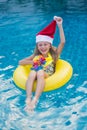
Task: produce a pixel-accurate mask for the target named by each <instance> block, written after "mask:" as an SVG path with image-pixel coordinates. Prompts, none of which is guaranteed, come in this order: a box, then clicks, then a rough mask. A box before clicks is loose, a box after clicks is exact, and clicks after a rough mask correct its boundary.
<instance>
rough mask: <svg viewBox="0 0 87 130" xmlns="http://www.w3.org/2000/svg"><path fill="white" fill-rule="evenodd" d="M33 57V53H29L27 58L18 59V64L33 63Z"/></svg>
mask: <svg viewBox="0 0 87 130" xmlns="http://www.w3.org/2000/svg"><path fill="white" fill-rule="evenodd" d="M33 58H34V55H31V56H29V57H27V58H24V59H22V60H20V61H19V65H28V64H33Z"/></svg>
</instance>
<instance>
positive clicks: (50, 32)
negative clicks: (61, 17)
mask: <svg viewBox="0 0 87 130" xmlns="http://www.w3.org/2000/svg"><path fill="white" fill-rule="evenodd" d="M55 30H56V21H55V18H54V20H53V21H52V22H51V23H50V24H49V25H48V26H46V27H45V28H44V29H43V30H41V31H40V32H39V33H37V35H36V43H38V42H41V41H47V42H49V43H51V44H52V42H53V38H54V34H55Z"/></svg>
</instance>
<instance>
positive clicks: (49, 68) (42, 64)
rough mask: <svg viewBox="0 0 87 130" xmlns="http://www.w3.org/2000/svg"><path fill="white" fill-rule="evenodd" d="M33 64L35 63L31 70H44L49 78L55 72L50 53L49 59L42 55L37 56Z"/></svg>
mask: <svg viewBox="0 0 87 130" xmlns="http://www.w3.org/2000/svg"><path fill="white" fill-rule="evenodd" d="M33 62H34V63H33V66H32V68H31V70H35V71H38V70H41V69H43V70H44V71H45V72H46V73H47V74H48V75H49V76H50V75H52V74H53V73H54V71H55V66H54V62H53V58H52V56H51V55H50V53H48V57H46V58H45V57H44V56H42V55H37V56H35V57H34V59H33Z"/></svg>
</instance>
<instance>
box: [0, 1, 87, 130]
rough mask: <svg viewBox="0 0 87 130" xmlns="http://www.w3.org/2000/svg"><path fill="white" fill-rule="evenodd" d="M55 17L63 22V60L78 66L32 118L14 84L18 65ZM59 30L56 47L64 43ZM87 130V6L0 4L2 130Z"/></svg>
mask: <svg viewBox="0 0 87 130" xmlns="http://www.w3.org/2000/svg"><path fill="white" fill-rule="evenodd" d="M54 15H58V16H61V17H62V18H63V20H64V23H63V26H64V32H65V37H66V44H65V47H64V50H63V52H62V54H61V58H62V59H64V60H66V61H68V62H69V63H70V64H71V65H72V66H73V70H74V71H73V76H72V78H71V80H70V81H69V82H68V83H67V84H66V85H65V86H63V87H62V88H60V89H57V90H54V91H51V92H46V93H43V94H42V95H41V97H40V100H39V102H38V104H37V108H36V109H35V112H34V113H33V114H27V113H26V112H25V111H24V107H25V98H26V92H25V91H23V90H21V89H19V88H18V87H17V86H16V85H15V84H14V82H13V79H12V75H13V72H14V70H15V69H16V67H17V66H18V61H19V60H20V59H22V58H24V57H27V56H29V55H31V54H32V53H33V49H34V47H35V34H36V33H37V32H38V31H39V30H40V29H42V28H43V27H44V26H45V25H47V24H48V23H49V22H50V21H51V20H52V18H53V16H54ZM58 35H59V34H58V29H57V33H56V35H55V39H54V45H55V46H57V44H58V42H59V36H58ZM37 129H38V130H53V129H54V130H67V129H70V130H87V1H86V0H53V1H52V0H49V1H47V0H0V130H37Z"/></svg>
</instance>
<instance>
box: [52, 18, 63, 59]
mask: <svg viewBox="0 0 87 130" xmlns="http://www.w3.org/2000/svg"><path fill="white" fill-rule="evenodd" d="M54 19H55V21H56V23H57V25H58V28H59V35H60V43H59V45H58V47H57V50H56V51H57V55H58V56H59V55H60V54H61V52H62V49H63V47H64V43H65V35H64V31H63V26H62V22H63V20H62V18H61V17H56V16H55V17H54Z"/></svg>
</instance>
